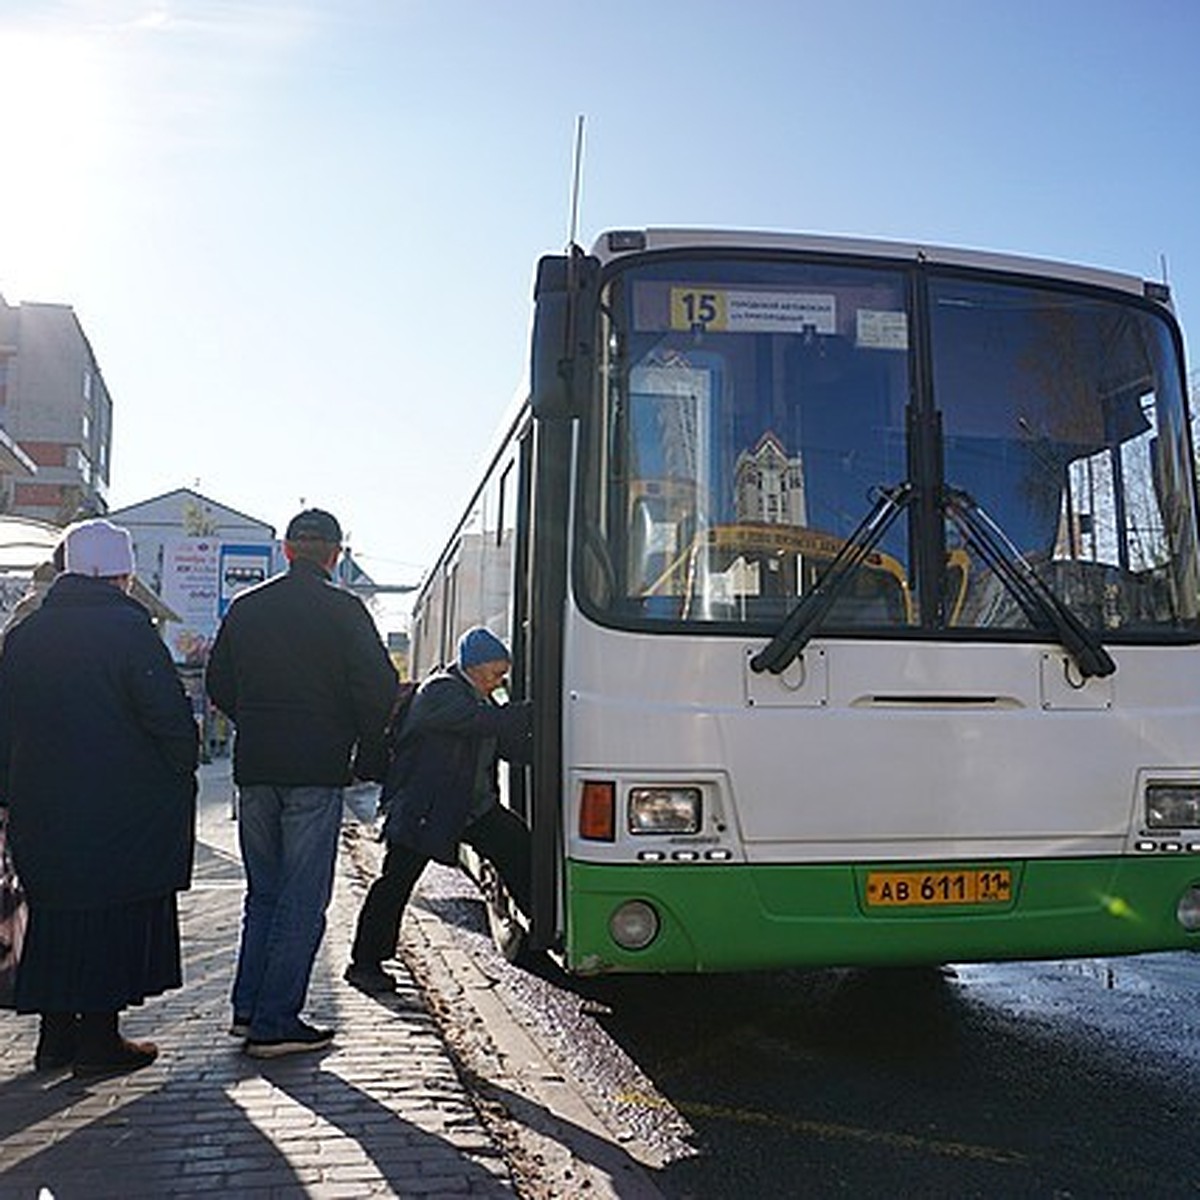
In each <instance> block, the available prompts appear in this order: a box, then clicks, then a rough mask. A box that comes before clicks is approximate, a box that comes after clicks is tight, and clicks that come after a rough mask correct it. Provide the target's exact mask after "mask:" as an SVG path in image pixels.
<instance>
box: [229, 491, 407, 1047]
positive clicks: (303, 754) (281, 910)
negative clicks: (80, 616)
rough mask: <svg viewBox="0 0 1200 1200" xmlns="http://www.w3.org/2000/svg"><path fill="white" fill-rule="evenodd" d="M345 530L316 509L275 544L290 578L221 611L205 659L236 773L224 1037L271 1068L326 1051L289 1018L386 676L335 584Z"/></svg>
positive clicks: (301, 996) (318, 1037) (358, 605)
mask: <svg viewBox="0 0 1200 1200" xmlns="http://www.w3.org/2000/svg"><path fill="white" fill-rule="evenodd" d="M341 542H342V531H341V527H340V526H339V525H338V523H337V520H336V519H335V518H334V517H333V516H332V515H330V514H329V513H327V512H324V511H323V510H321V509H316V508H313V509H306V510H305V511H304V512H302V513H300V514H299V515H297V516H296V517H294V518H293V519H292V521H291V523H290V524H289V525H288V528H287V532H286V534H285V535H284V553H285V554H286V555H287V559H288V563H289V569H288V571H287V573H286V574H284V575H279V576H276V577H275V578H273V579H270V580H268V581H267V582H266V583H264V584H260V585H259V586H258V587H256V588H252V589H250V590H249V591H247V592H243V593H242V594H241V595H240V596H238V597H237V598H236V599H235V600H234V602H233V604H232V605H231V606H230V609H229V612H228V613H227V614H226V616H225V619H224V621H222V623H221V627H220V629H219V630H218V632H217V638H216V641H215V642H214V644H213V649H212V654H211V656H210V658H209V664H208V671H207V675H206V684H207V689H208V694H209V696H210V698H211V699H212V701H213V703H214V704H215V705H216V706H217V707H218V708H219V709H220V710H221V711H222V712H223V713H225V714H226V716H228V717H229V718H230V719H231V720H232V721H233V722H234V724H235V725H236V727H237V737H236V741H235V742H234V759H233V773H234V781H235V782H236V783H237V785H238V789H239V798H238V836H239V841H240V844H241V849H242V862H243V864H244V866H245V870H246V878H247V894H246V903H245V912H244V915H243V922H242V940H241V947H240V949H239V952H238V966H237V975H236V978H235V980H234V985H233V1024H232V1026H231V1028H230V1032H231V1033H233V1034H234V1035H235V1036H239V1037H245V1038H246V1053H247V1054H250V1055H252V1056H254V1057H257V1058H274V1057H276V1056H278V1055H283V1054H292V1053H295V1052H297V1051H302V1050H315V1049H321V1048H322V1047H324V1046H327V1045H328V1044H329V1042H330V1041H331V1040H332V1038H333V1031H332V1030H328V1029H317V1028H314V1027H313V1026H311V1025H308V1024H306V1023H305V1022H304V1021H302V1020H301V1019H300V1010H301V1009H302V1008H303V1006H304V1000H305V997H306V995H307V993H308V983H309V977H310V975H311V973H312V964H313V960H314V959H315V958H316V953H317V948H318V947H319V946H320V943H321V938H322V936H323V934H324V932H325V910H326V908H328V906H329V899H330V896H331V895H332V892H333V872H334V865H335V861H336V856H337V840H338V831H339V830H340V828H341V823H342V789H343V787H344V786H345V785H346V784H347V783H349V782H350V779H351V760H352V755H353V753H354V749H355V746H356V745H357V744H358V743H360V742H363V741H369V740H371V739H375V738H379V737H381V736H382V733H383V729H384V726H385V724H386V722H387V718H388V715H389V713H390V711H391V707H392V702H393V700H394V698H395V695H396V688H397V678H396V671H395V668H394V667H393V666H392V662H391V659H390V658H389V657H388V654H387V651H386V650H385V649H384V647H383V643H382V642H381V641H380V640H379V634H378V633H377V632H376V630H375V625H374V622H373V621H372V620H371V617H370V615H369V614H368V613H367V610H366V609H365V608H364V607H363V604H362V602H361V601H360V600H359V599H358V598H357V597H356V596H353V595H351V593H349V592H347V591H343V590H341V589H340V588H337V587H335V586H334V584H333V582H332V575H331V572H332V570H333V568H334V566H335V564H336V563H337V560H338V557H339V556H340V554H341Z"/></svg>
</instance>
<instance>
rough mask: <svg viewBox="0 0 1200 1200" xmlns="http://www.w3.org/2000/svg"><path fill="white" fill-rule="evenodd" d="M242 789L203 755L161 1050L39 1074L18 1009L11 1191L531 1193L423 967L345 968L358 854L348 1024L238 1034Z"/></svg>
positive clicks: (332, 965) (151, 1026) (344, 885)
mask: <svg viewBox="0 0 1200 1200" xmlns="http://www.w3.org/2000/svg"><path fill="white" fill-rule="evenodd" d="M230 792H231V787H230V782H229V764H228V761H227V760H221V761H218V762H215V763H212V764H208V765H206V766H204V767H202V768H201V807H200V813H201V815H200V824H199V841H198V844H197V851H196V871H195V880H194V883H193V887H192V890H191V891H190V892H188V893H185V894H184V895H183V896H182V897H181V915H182V936H183V947H184V987H183V988H182V989H180V990H179V991H175V992H171V993H168V994H167V995H166V996H160V997H157V998H155V999H152V1000H150V1001H148V1002H147V1003H146V1004H145V1005H144V1006H143V1007H141V1008H135V1009H131V1010H129V1011H128V1012H127V1014H126V1016H125V1018H124V1020H123V1029H124V1031H125V1032H126V1033H127V1034H128V1036H130V1037H132V1038H135V1039H141V1038H150V1039H152V1040H154V1041H156V1042H157V1043H158V1045H159V1049H160V1055H159V1058H158V1061H157V1062H155V1063H154V1064H153V1065H152V1066H150V1067H147V1068H146V1069H144V1070H142V1071H138V1072H135V1073H134V1074H132V1075H126V1076H122V1077H120V1078H117V1079H112V1080H102V1081H98V1082H90V1081H89V1082H86V1083H81V1082H79V1081H77V1080H75V1079H74V1078H73V1077H72V1075H71V1074H70V1072H69V1071H62V1072H43V1073H36V1072H34V1071H33V1050H34V1043H35V1041H36V1035H37V1018H36V1017H32V1016H25V1017H18V1016H16V1015H15V1014H14V1013H11V1012H7V1011H6V1012H0V1196H4V1197H6V1198H10V1197H11V1198H14V1200H15V1198H18V1197H20V1198H24V1197H28V1198H29V1200H35V1198H37V1197H39V1196H41V1198H42V1200H49V1197H50V1196H53V1197H54V1200H75V1198H76V1197H88V1198H89V1200H93V1198H104V1197H114V1198H115V1197H122V1198H125V1197H135V1196H154V1197H157V1196H168V1195H174V1196H191V1195H201V1194H204V1195H212V1194H218V1195H222V1196H230V1197H322V1198H324V1197H329V1198H333V1197H362V1196H433V1197H437V1198H438V1200H449V1198H451V1197H466V1196H470V1197H496V1196H505V1197H512V1196H513V1195H515V1194H516V1189H515V1188H514V1185H513V1183H512V1179H511V1177H510V1174H509V1171H508V1168H507V1166H506V1165H505V1162H504V1159H503V1157H502V1156H501V1153H500V1151H499V1149H498V1147H497V1145H496V1144H495V1143H494V1141H493V1139H492V1137H491V1136H490V1135H489V1133H488V1131H487V1129H486V1127H485V1126H484V1125H483V1123H482V1122H481V1120H480V1118H479V1117H478V1115H477V1113H476V1111H475V1109H474V1107H473V1106H472V1103H471V1099H470V1096H469V1095H468V1093H467V1091H466V1089H465V1087H464V1085H463V1084H462V1082H461V1080H460V1079H459V1076H458V1074H457V1071H456V1069H455V1065H454V1062H453V1060H452V1058H451V1057H450V1054H449V1052H448V1050H447V1049H446V1046H445V1043H444V1042H443V1040H442V1038H441V1036H440V1034H439V1032H438V1027H437V1025H436V1024H435V1022H434V1020H433V1017H432V1016H431V1015H430V1013H429V1012H428V1011H427V1009H426V1007H425V1004H424V1002H423V1000H422V998H421V995H420V993H419V992H418V990H417V987H416V985H415V983H414V981H413V978H412V976H411V975H410V973H409V972H408V971H407V970H406V969H404V968H402V967H399V966H396V967H394V973H395V974H396V975H397V977H398V978H399V980H400V990H399V991H398V992H397V994H396V995H395V996H394V997H388V998H384V999H380V998H378V997H369V996H365V995H363V994H361V993H359V992H358V991H356V990H355V989H353V988H351V987H350V986H349V985H348V984H346V983H344V982H343V981H342V977H341V975H342V970H343V969H344V967H345V963H346V953H347V947H348V945H349V942H350V936H351V932H352V927H353V922H354V918H355V916H356V915H357V911H358V901H359V899H360V897H361V889H356V888H355V887H354V886H352V885H353V883H354V880H353V866H352V862H351V856H350V855H348V854H346V853H342V854H341V855H340V856H339V864H340V865H339V871H338V878H337V881H336V885H335V891H334V900H333V904H332V905H331V907H330V911H329V926H328V930H327V932H326V936H325V940H324V943H323V945H322V949H321V952H320V954H319V956H318V959H317V964H316V968H315V970H314V972H313V982H312V987H311V989H310V992H309V1007H308V1010H307V1011H308V1014H309V1015H310V1016H311V1017H312V1019H313V1020H314V1021H315V1022H316V1023H317V1024H321V1025H323V1024H330V1025H333V1026H335V1027H336V1028H337V1029H339V1030H340V1031H341V1032H340V1035H339V1036H338V1038H337V1039H336V1040H335V1042H334V1044H333V1046H332V1047H331V1048H330V1049H329V1050H328V1051H326V1052H324V1053H320V1054H304V1055H297V1056H295V1057H292V1058H285V1059H280V1060H276V1061H268V1062H261V1061H257V1060H252V1059H249V1058H247V1057H246V1056H245V1055H243V1054H242V1053H241V1052H240V1043H238V1042H237V1041H236V1040H235V1039H233V1038H231V1037H230V1036H229V1035H228V1034H227V1033H226V1028H227V1026H228V1024H229V1019H230V1009H229V986H230V982H231V979H232V972H233V963H234V957H235V954H236V949H237V936H238V928H239V923H240V916H241V902H242V895H243V880H242V870H241V864H240V862H239V860H238V857H237V849H236V822H235V821H234V820H233V819H232V817H231V807H230ZM42 1189H45V1191H44V1192H43V1191H42Z"/></svg>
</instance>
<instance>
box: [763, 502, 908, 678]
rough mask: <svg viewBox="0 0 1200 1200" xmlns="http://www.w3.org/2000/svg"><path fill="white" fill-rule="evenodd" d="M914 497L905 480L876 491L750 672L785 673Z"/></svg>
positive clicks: (764, 648)
mask: <svg viewBox="0 0 1200 1200" xmlns="http://www.w3.org/2000/svg"><path fill="white" fill-rule="evenodd" d="M914 494H915V489H914V488H913V485H912V484H911V483H909V482H908V481H907V480H905V481H904V482H903V483H898V484H896V485H895V486H894V487H891V488H886V487H884V488H880V489H878V495H877V497H876V500H875V504H874V505H873V506H872V508H871V511H870V512H869V513H867V515H866V516H865V517H864V518H863V519H862V521H861V522H860V523H859V526H858V528H857V529H855V531H854V532H853V533H852V534H851V535H850V536H849V537H848V538H847V539H846V541H845V543H844V544H843V546H842V548H841V549H840V550H839V551H838V552H837V555H836V556H835V558H834V560H833V562H831V563H830V564H829V569H828V570H827V571H825V572H823V573H822V575H821V577H820V579H818V580H817V583H816V586H815V587H814V588H813V589H812V590H811V591H810V592H807V593H806V594H805V595H804V597H803V598H802V599H801V600H800V602H799V603H798V604H797V605H796V606H795V608H793V609H792V611H791V612H790V613H788V615H787V618H786V619H785V620H784V622H783V624H782V625H781V626H780V627H779V631H778V632H777V633H776V634H775V636H774V637H773V638H772V639H771V640H770V641H769V642H768V643H767V644H766V645H765V646H764V647H763V648H762V649H761V650H760V651H759V652H758V653H757V654H756V655H755V656H754V657H753V658H752V659H751V660H750V669H751V670H752V671H757V672H762V671H770V672H771V673H772V674H773V675H778V674H780V672H782V671H785V670H787V668H788V666H789V665H790V664H791V663H792V662H793V661H794V660H795V658H796V655H798V654H799V653H800V651H801V650H803V649H804V647H805V646H806V645H807V644H808V642H809V640H810V639H811V638H812V636H813V634H814V633H815V632H816V630H817V627H818V626H819V625H820V623H821V621H822V620H823V619H824V617H825V614H826V613H828V612H829V610H830V608H832V607H833V602H834V601H835V600H836V599H837V598H838V595H839V594H840V593H841V591H842V589H843V588H844V587H845V586H846V583H847V581H848V580H849V579H850V577H851V576H852V575H853V574H854V572H855V571H856V570H857V569H858V568H859V567H860V566H862V564H863V562H864V560H865V559H866V557H867V556H868V555H869V554H870V553H871V551H872V550H874V549H875V547H876V546H877V545H878V544H879V539H880V538H882V537H883V535H884V534H885V533H886V532H887V530H888V527H889V526H890V525H891V523H892V522H893V521H894V520H895V519H896V517H897V516H898V515H899V514H900V513H901V512H902V511H903V510H904V508H905V507H906V506H907V505H908V503H909V501H910V500H912V498H913V495H914Z"/></svg>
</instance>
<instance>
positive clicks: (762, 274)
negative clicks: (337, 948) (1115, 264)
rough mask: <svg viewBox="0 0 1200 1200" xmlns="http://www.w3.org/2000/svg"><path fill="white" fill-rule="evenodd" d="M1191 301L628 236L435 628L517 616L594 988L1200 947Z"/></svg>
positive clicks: (845, 253)
mask: <svg viewBox="0 0 1200 1200" xmlns="http://www.w3.org/2000/svg"><path fill="white" fill-rule="evenodd" d="M1190 438H1191V434H1190V431H1189V420H1188V402H1187V389H1186V374H1185V366H1184V357H1183V348H1182V337H1181V333H1180V329H1179V326H1178V324H1177V321H1176V318H1175V317H1174V315H1173V310H1172V302H1171V295H1170V291H1169V288H1168V287H1167V286H1166V285H1165V284H1164V283H1161V282H1155V281H1143V280H1142V279H1140V278H1134V277H1131V276H1128V275H1124V274H1119V273H1116V272H1112V271H1108V270H1101V269H1095V268H1092V267H1087V266H1082V265H1070V264H1066V263H1057V262H1051V261H1042V260H1037V259H1033V258H1028V257H1019V256H1013V255H1003V254H997V253H990V252H980V251H972V250H967V249H958V248H948V247H937V246H932V245H916V244H904V243H893V242H883V241H876V240H859V239H847V238H832V237H818V236H811V235H791V234H782V233H739V232H717V231H698V230H672V229H645V230H614V231H610V232H606V233H604V234H602V235H601V236H600V237H599V238H598V239H597V240H596V242H595V244H594V246H593V248H592V249H591V251H590V252H585V251H584V250H583V249H581V248H579V247H575V246H572V247H571V248H570V249H569V250H568V252H566V253H564V254H561V255H548V256H546V257H544V258H542V259H541V260H540V261H539V263H538V265H537V270H536V280H535V286H534V320H533V324H532V345H531V348H530V371H529V380H528V384H527V386H525V387H523V388H522V390H521V392H520V393H519V394H518V397H517V398H516V400H515V402H514V403H513V405H512V406H510V409H509V411H508V414H507V416H506V417H505V418H504V420H503V422H502V425H501V428H500V430H499V433H498V435H497V437H496V440H495V442H494V447H493V451H492V452H491V453H490V455H489V457H488V459H487V463H486V469H485V470H484V471H483V472H482V474H481V478H480V480H479V482H478V486H477V487H476V488H475V490H474V492H473V494H472V495H471V497H470V499H469V502H468V504H467V506H466V509H465V512H464V514H463V516H462V519H461V520H460V521H459V523H458V525H457V527H456V528H455V529H454V530H453V532H452V534H451V536H450V537H449V539H448V541H447V543H446V545H445V548H444V550H443V551H442V552H441V554H440V557H439V558H438V560H437V562H436V564H435V566H434V567H433V568H432V569H431V570H430V572H429V573H428V576H427V578H426V580H425V582H424V584H423V587H422V590H421V592H420V593H419V595H418V597H417V599H416V603H415V606H414V610H413V630H412V632H413V646H412V655H413V666H414V671H415V673H416V674H418V675H420V674H421V673H423V672H426V671H428V670H429V669H430V668H432V667H433V666H434V665H436V664H437V663H439V662H443V661H447V660H449V659H450V658H452V657H453V653H454V646H455V641H456V638H457V637H458V636H459V634H460V633H461V632H462V631H463V630H464V629H466V628H467V627H469V626H471V625H475V624H483V625H486V626H488V627H489V628H490V629H492V630H493V631H494V632H495V633H496V634H498V635H499V636H500V637H502V638H504V639H505V640H506V641H508V642H509V643H510V644H511V646H512V648H513V659H514V661H513V670H512V676H511V680H510V687H511V694H512V695H513V696H514V697H526V698H529V699H530V700H531V701H532V703H533V710H534V743H535V746H534V761H533V763H532V764H531V765H527V766H521V767H508V768H506V769H505V771H504V772H503V773H504V780H503V785H502V793H503V795H502V799H503V802H504V803H505V804H506V805H508V806H510V807H512V808H513V809H514V810H515V811H517V812H518V813H520V814H521V816H522V817H523V818H524V819H525V820H526V821H527V822H528V824H529V827H530V829H531V831H532V839H533V847H534V878H533V900H532V904H531V908H532V911H531V912H529V913H518V912H517V911H516V910H515V909H514V907H513V906H512V904H511V903H510V901H509V900H508V898H507V897H506V895H505V893H504V889H503V886H502V885H501V884H500V882H499V881H498V880H497V879H496V877H495V873H494V872H493V871H492V870H491V869H490V867H489V865H488V864H487V863H479V862H477V861H473V862H472V864H471V867H472V869H473V870H474V871H475V873H476V875H477V878H478V879H479V880H480V882H481V885H482V887H483V891H484V895H485V897H486V899H487V902H488V906H489V911H490V914H491V917H492V929H493V933H494V934H495V936H496V939H497V941H498V942H499V943H500V944H501V945H502V946H503V947H504V948H505V950H506V952H508V953H510V955H511V954H516V953H518V952H519V951H520V950H521V949H523V948H524V949H531V950H535V951H547V952H549V953H551V954H552V955H553V956H555V957H556V958H557V959H558V960H559V961H560V962H561V963H562V965H563V966H564V967H565V968H566V969H567V970H569V971H571V972H575V973H579V974H598V973H604V972H712V971H743V970H751V969H775V968H789V967H803V966H854V965H914V964H925V963H928V964H933V963H946V962H983V961H994V960H1003V959H1037V958H1067V957H1073V956H1091V955H1118V954H1131V953H1138V952H1145V951H1158V950H1170V949H1182V948H1195V947H1196V946H1197V945H1200V559H1198V534H1197V502H1196V486H1195V478H1194V472H1193V457H1192V447H1191V441H1190Z"/></svg>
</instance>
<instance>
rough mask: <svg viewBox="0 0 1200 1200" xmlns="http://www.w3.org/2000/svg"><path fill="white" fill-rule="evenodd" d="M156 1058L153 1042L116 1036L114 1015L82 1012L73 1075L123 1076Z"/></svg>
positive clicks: (146, 1065) (147, 1064)
mask: <svg viewBox="0 0 1200 1200" xmlns="http://www.w3.org/2000/svg"><path fill="white" fill-rule="evenodd" d="M157 1057H158V1047H157V1046H156V1045H155V1044H154V1043H153V1042H131V1041H129V1040H128V1039H126V1038H123V1037H122V1036H121V1035H120V1033H119V1032H118V1031H117V1014H116V1013H115V1012H103V1013H84V1014H83V1016H82V1018H81V1019H80V1022H79V1050H78V1052H77V1053H76V1055H75V1074H76V1075H83V1076H93V1077H94V1076H99V1075H125V1074H127V1073H128V1072H130V1071H137V1070H139V1069H140V1068H142V1067H148V1066H149V1065H150V1064H151V1063H152V1062H153V1061H154V1060H155V1059H156V1058H157Z"/></svg>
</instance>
